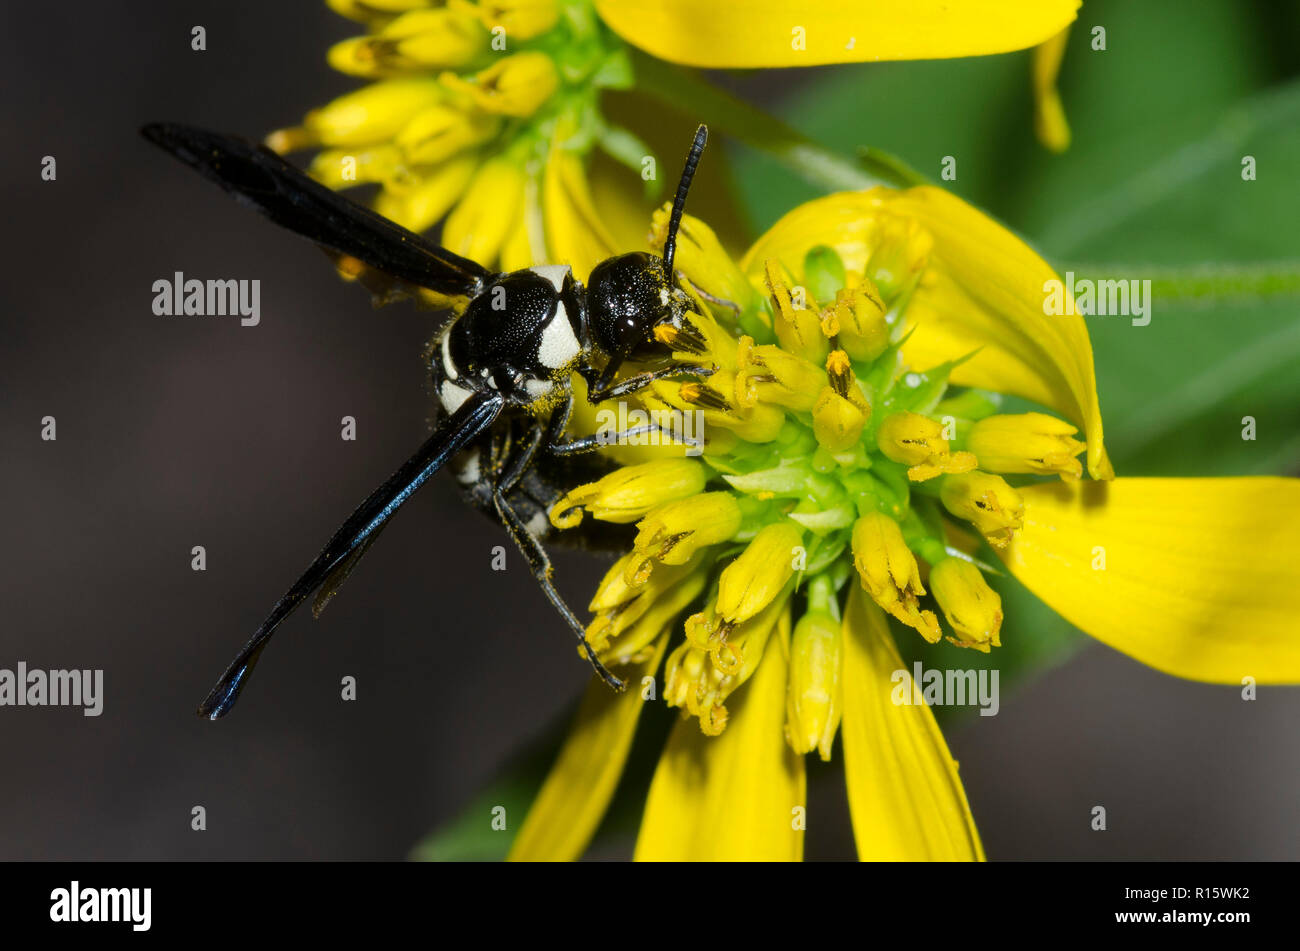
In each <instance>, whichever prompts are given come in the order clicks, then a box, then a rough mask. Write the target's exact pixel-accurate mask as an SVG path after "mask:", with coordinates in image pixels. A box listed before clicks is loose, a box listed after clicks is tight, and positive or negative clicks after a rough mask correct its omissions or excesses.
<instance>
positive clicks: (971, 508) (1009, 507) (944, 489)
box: [939, 469, 1025, 548]
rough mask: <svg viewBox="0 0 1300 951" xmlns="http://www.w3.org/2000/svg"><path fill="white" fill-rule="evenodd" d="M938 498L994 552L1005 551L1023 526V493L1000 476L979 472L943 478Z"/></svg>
mask: <svg viewBox="0 0 1300 951" xmlns="http://www.w3.org/2000/svg"><path fill="white" fill-rule="evenodd" d="M939 498H940V500H941V501H942V502H943V506H944V508H946V509H947V510H948V511H949V512H951V513H952V514H953V515H955V516H957V517H958V518H964V519H966V521H968V522H970V523H971V524H972V525H974V526H975V528H976V530H977V531H979V533H980V534H981V535H983V536H984V537H985V538H987V539H988V542H989V544H990V545H992V546H993V547H994V548H1006V547H1007V545H1008V544H1010V542H1011V539H1012V537H1013V536H1014V534H1015V531H1016V529H1018V528H1020V526H1021V525H1022V524H1023V523H1024V514H1025V505H1024V501H1023V500H1022V499H1021V498H1020V493H1019V492H1017V491H1016V490H1015V489H1013V488H1012V487H1011V486H1009V485H1008V484H1007V480H1006V479H1003V478H1002V477H1001V476H995V475H990V474H989V473H987V472H980V471H979V470H978V469H977V470H975V471H973V472H966V473H962V474H960V475H950V476H947V477H946V478H944V480H943V484H942V485H940V486H939Z"/></svg>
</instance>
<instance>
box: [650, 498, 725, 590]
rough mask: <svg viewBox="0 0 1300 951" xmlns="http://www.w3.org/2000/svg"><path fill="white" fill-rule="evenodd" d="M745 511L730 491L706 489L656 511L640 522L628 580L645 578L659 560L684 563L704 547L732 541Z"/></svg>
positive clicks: (661, 562) (660, 507) (660, 562)
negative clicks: (742, 511)
mask: <svg viewBox="0 0 1300 951" xmlns="http://www.w3.org/2000/svg"><path fill="white" fill-rule="evenodd" d="M740 523H741V511H740V505H739V504H738V503H737V502H736V498H735V496H733V495H732V494H731V493H730V492H704V493H701V494H700V495H694V496H691V497H690V498H687V499H681V500H680V501H677V502H669V503H667V504H666V505H660V506H659V507H657V508H655V509H654V510H652V511H651V512H650V513H649V514H648V515H646V517H645V518H643V519H642V520H641V522H640V523H639V524H638V525H637V529H638V531H637V536H636V541H635V542H634V548H633V550H634V552H635V554H636V555H638V556H639V558H637V559H634V560H633V561H632V562H631V563H630V564H629V565H628V568H627V572H628V576H627V577H628V583H629V584H635V583H639V582H643V581H645V579H646V578H648V577H649V576H650V572H651V570H652V569H653V568H654V566H655V564H656V563H659V564H665V565H680V564H684V563H685V562H687V561H689V560H690V559H691V558H692V557H694V555H695V553H696V552H697V551H699V550H700V549H701V548H707V547H708V546H709V545H716V544H719V543H720V542H725V541H727V540H729V539H730V538H731V537H732V536H733V535H735V534H736V532H738V531H739V530H740Z"/></svg>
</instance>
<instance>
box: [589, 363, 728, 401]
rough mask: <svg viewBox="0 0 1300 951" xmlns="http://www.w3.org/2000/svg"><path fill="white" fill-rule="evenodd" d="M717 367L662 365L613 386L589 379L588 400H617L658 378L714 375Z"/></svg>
mask: <svg viewBox="0 0 1300 951" xmlns="http://www.w3.org/2000/svg"><path fill="white" fill-rule="evenodd" d="M716 369H717V367H715V366H702V365H699V364H693V363H676V364H673V365H672V366H667V367H660V368H659V369H658V370H651V371H650V372H648V373H638V374H637V375H636V376H630V377H628V378H627V379H626V380H620V381H619V382H618V383H615V384H613V385H612V386H611V385H610V381H608V380H605V379H597V380H596V381H595V382H594V383H593V382H592V381H591V380H588V381H587V384H588V386H589V387H590V389H589V390H588V391H587V402H589V403H600V402H603V401H604V400H616V399H618V398H619V397H622V396H627V395H629V394H631V393H635V392H637V391H638V390H643V389H645V388H646V387H647V386H649V385H650V384H651V383H654V382H655V381H656V380H662V379H665V378H666V377H670V376H712V375H713V371H714V370H716Z"/></svg>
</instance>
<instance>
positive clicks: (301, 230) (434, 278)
mask: <svg viewBox="0 0 1300 951" xmlns="http://www.w3.org/2000/svg"><path fill="white" fill-rule="evenodd" d="M140 132H141V134H143V135H144V137H145V138H146V139H148V140H149V141H150V142H152V143H154V144H155V145H157V146H158V147H159V148H161V149H164V150H165V151H167V152H170V153H171V154H172V155H174V156H176V158H178V159H180V160H181V161H182V162H184V163H185V164H186V165H189V166H190V167H191V168H193V169H195V170H197V171H198V172H199V173H200V174H202V175H203V176H204V177H205V178H208V179H211V180H212V181H214V182H216V183H217V184H218V185H220V186H221V187H222V188H224V189H225V190H226V191H228V192H229V193H230V194H231V195H233V196H234V197H235V200H236V201H238V202H239V203H240V204H243V205H248V206H249V207H251V208H254V209H256V210H257V211H259V212H261V213H262V214H263V215H265V216H266V217H268V218H270V219H271V220H272V221H274V222H275V223H276V224H278V225H280V226H281V227H284V228H288V229H289V230H290V231H294V232H297V233H298V234H300V235H302V236H303V237H305V238H310V239H311V240H312V241H315V242H316V243H317V244H320V245H324V246H325V247H326V248H329V249H331V250H333V251H336V252H339V253H340V254H344V255H348V256H350V257H353V258H356V259H357V260H359V261H361V262H363V263H365V264H367V265H369V266H370V267H373V268H376V269H378V270H380V271H383V272H385V273H386V274H390V275H392V276H393V277H395V278H397V279H398V280H399V281H403V282H405V283H408V284H412V285H415V286H417V287H423V288H427V289H429V290H431V291H434V292H436V293H437V294H439V295H442V296H445V297H448V298H456V297H467V298H472V297H474V296H475V295H477V294H478V293H479V292H480V291H481V290H482V289H483V285H484V283H485V282H486V281H487V279H488V278H489V277H491V276H492V275H491V272H490V271H488V270H487V269H486V268H484V267H483V266H482V265H481V264H478V263H477V262H475V261H471V260H469V259H468V258H463V257H461V256H460V255H458V254H453V253H452V252H450V251H448V250H447V249H446V248H441V247H439V246H438V245H436V244H434V243H433V242H431V241H428V240H426V239H425V238H422V237H421V236H420V235H418V234H416V233H415V232H413V231H407V230H406V229H405V228H403V227H402V226H401V225H398V224H395V223H394V222H392V221H389V220H388V219H387V218H385V217H383V216H382V215H377V214H375V213H374V212H373V211H371V210H370V209H368V208H363V207H362V206H361V205H358V204H357V203H356V202H354V201H350V200H348V199H347V198H344V197H343V196H341V195H339V194H337V193H335V192H332V191H330V190H329V189H328V188H326V187H325V186H324V185H322V184H320V183H319V182H317V181H314V180H312V179H311V178H310V177H308V176H307V175H306V174H305V173H303V172H301V171H299V170H298V169H297V168H295V167H294V166H293V165H291V164H290V163H289V162H286V161H285V160H284V159H283V158H281V157H280V156H279V155H276V154H275V153H274V152H272V151H271V150H270V149H268V148H266V147H264V146H261V145H256V144H254V143H252V142H249V141H248V140H247V139H242V138H239V137H238V136H233V135H221V134H219V133H216V132H208V131H205V130H203V129H196V128H194V127H193V126H186V125H178V124H176V123H171V122H156V123H151V124H149V125H146V126H145V127H144V128H142V129H141V130H140Z"/></svg>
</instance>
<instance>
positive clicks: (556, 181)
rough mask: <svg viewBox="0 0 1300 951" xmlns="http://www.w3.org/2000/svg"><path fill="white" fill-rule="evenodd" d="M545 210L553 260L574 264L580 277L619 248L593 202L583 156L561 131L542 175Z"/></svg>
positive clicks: (582, 277)
mask: <svg viewBox="0 0 1300 951" xmlns="http://www.w3.org/2000/svg"><path fill="white" fill-rule="evenodd" d="M542 214H543V220H544V221H545V225H546V250H547V255H548V257H549V258H550V262H551V263H552V264H568V265H570V266H571V267H572V268H573V275H574V277H576V278H577V279H578V280H580V281H584V282H585V281H586V280H587V278H588V276H589V275H590V274H591V269H592V268H593V267H595V266H596V265H597V264H598V263H600V262H601V261H603V260H604V259H605V258H607V257H610V256H612V255H613V254H615V253H616V252H617V251H618V250H619V249H617V248H616V247H615V245H614V238H613V237H612V236H611V235H610V233H609V230H608V229H607V228H606V227H605V224H604V222H603V221H602V220H601V216H600V215H599V214H598V213H597V211H596V208H595V205H594V204H593V203H592V200H591V192H590V190H589V189H588V187H587V177H586V171H585V168H584V164H583V159H582V157H581V156H579V155H578V153H577V152H575V151H573V150H572V149H567V148H565V147H564V144H563V140H562V135H561V133H559V132H557V133H556V136H555V145H554V146H553V147H552V148H551V153H550V158H549V159H548V160H547V162H546V172H545V173H544V174H543V176H542Z"/></svg>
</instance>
